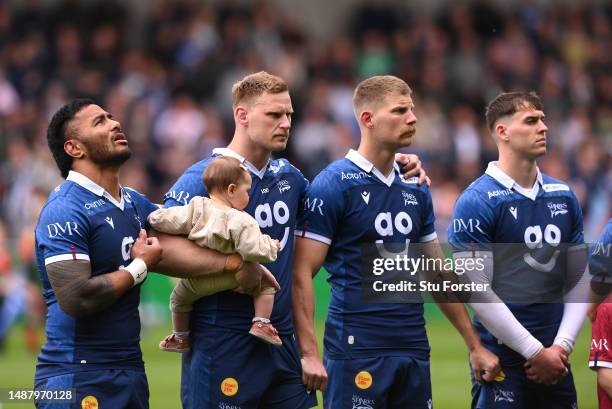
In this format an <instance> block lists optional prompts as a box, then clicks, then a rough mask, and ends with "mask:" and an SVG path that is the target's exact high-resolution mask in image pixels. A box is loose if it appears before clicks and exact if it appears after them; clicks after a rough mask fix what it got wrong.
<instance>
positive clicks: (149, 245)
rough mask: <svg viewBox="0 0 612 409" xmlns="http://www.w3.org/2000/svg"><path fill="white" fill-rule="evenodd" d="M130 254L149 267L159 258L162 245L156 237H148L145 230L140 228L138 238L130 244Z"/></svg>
mask: <svg viewBox="0 0 612 409" xmlns="http://www.w3.org/2000/svg"><path fill="white" fill-rule="evenodd" d="M131 255H132V258H140V259H142V261H144V262H145V264H146V265H147V268H148V269H150V268H152V267H153V266H155V265H156V264H157V263H158V262H159V261H160V260H161V256H162V247H161V245H160V244H159V240H158V239H157V237H148V236H147V232H146V230H144V229H140V234H139V235H138V239H137V240H136V243H134V245H133V246H132V252H131Z"/></svg>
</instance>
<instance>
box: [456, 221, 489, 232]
mask: <svg viewBox="0 0 612 409" xmlns="http://www.w3.org/2000/svg"><path fill="white" fill-rule="evenodd" d="M474 230H478V231H479V232H480V233H482V234H485V233H484V231H482V229H481V228H480V220H478V219H468V220H467V222H466V221H465V220H463V219H453V232H455V233H461V232H466V233H474Z"/></svg>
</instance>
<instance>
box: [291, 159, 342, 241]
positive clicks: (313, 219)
mask: <svg viewBox="0 0 612 409" xmlns="http://www.w3.org/2000/svg"><path fill="white" fill-rule="evenodd" d="M303 207H304V211H303V212H302V215H301V216H300V218H299V219H298V223H297V228H296V230H295V234H296V236H299V237H307V238H309V239H312V240H317V241H320V242H322V243H325V244H328V245H329V244H331V243H332V241H333V239H334V234H335V232H336V231H337V229H338V226H339V222H340V218H341V215H342V213H343V211H344V193H343V191H342V189H341V188H340V186H339V184H338V183H337V182H336V181H335V179H334V175H333V174H332V173H331V172H327V171H323V172H322V173H320V174H319V175H318V176H317V177H316V178H315V180H314V181H313V182H312V183H311V184H310V186H309V187H308V190H307V191H306V195H305V198H304V203H303Z"/></svg>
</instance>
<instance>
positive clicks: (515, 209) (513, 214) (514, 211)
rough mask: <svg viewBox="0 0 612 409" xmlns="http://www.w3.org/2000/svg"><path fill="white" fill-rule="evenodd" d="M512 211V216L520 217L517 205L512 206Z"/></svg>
mask: <svg viewBox="0 0 612 409" xmlns="http://www.w3.org/2000/svg"><path fill="white" fill-rule="evenodd" d="M510 213H511V214H512V217H514V220H516V219H517V218H518V209H517V208H516V206H510Z"/></svg>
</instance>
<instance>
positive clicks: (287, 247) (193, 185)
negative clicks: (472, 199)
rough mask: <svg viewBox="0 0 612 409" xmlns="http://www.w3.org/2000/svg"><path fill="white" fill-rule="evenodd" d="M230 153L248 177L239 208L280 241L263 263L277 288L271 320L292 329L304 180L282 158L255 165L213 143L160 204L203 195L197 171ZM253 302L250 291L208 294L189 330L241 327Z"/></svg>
mask: <svg viewBox="0 0 612 409" xmlns="http://www.w3.org/2000/svg"><path fill="white" fill-rule="evenodd" d="M219 155H224V156H231V157H234V158H236V159H238V160H239V161H240V162H241V163H242V164H244V165H245V166H246V167H247V168H248V169H249V171H250V172H251V176H252V179H253V183H252V186H251V190H250V192H249V197H250V201H249V205H248V206H247V207H246V209H244V210H245V211H246V212H247V213H249V214H250V215H251V216H253V217H254V218H255V220H257V222H258V224H259V227H260V229H261V231H262V232H263V233H264V234H267V235H269V236H270V237H272V238H273V239H277V240H279V241H280V242H281V246H282V247H281V251H280V252H279V253H278V258H277V259H276V261H275V262H274V263H269V264H266V267H267V268H268V269H269V270H270V271H271V272H272V273H273V274H274V276H275V277H276V279H277V280H278V282H279V284H280V286H281V289H280V291H278V292H277V293H276V294H275V298H274V309H273V310H272V317H271V320H272V323H273V324H274V326H275V327H276V329H277V330H278V331H279V333H280V334H281V335H289V334H291V333H293V324H292V321H291V320H292V318H291V263H292V256H293V244H294V239H295V238H294V230H295V223H296V218H297V215H298V212H299V211H300V205H301V203H302V199H303V197H304V193H305V191H306V188H307V187H308V181H307V180H306V179H305V178H304V176H303V175H302V173H301V172H300V171H299V170H298V169H297V168H295V167H294V166H293V165H291V164H290V163H289V161H288V160H287V159H276V160H271V161H270V162H269V163H268V164H267V165H266V166H265V167H264V168H263V169H261V170H258V169H256V168H255V166H253V165H252V164H251V163H250V162H248V161H247V160H245V158H243V157H242V156H240V155H238V154H237V153H236V152H234V151H232V150H231V149H228V148H220V149H214V150H213V155H212V156H211V157H209V158H208V159H205V160H202V161H200V162H197V163H195V164H194V165H192V166H191V167H190V168H188V169H187V170H186V171H185V172H184V173H183V175H181V177H180V178H179V179H178V180H177V182H176V183H175V184H174V186H172V188H170V190H169V191H168V193H166V195H165V196H164V205H165V206H166V207H171V206H180V205H185V204H187V203H189V201H190V200H191V199H192V198H193V197H194V196H208V193H207V192H206V187H205V186H204V183H203V182H202V174H203V173H204V170H205V169H206V167H207V166H208V164H209V163H210V162H211V161H212V160H213V159H214V158H215V157H217V156H219ZM253 314H254V308H253V299H252V297H250V296H247V295H243V294H237V293H234V292H232V291H224V292H222V293H218V294H213V295H210V296H207V297H203V298H201V299H199V300H198V301H196V303H195V304H194V309H193V312H192V318H191V330H192V331H194V332H195V333H196V334H198V333H202V332H203V331H206V330H207V329H212V328H215V327H220V328H226V329H233V330H237V331H241V332H245V331H248V329H249V328H250V327H251V320H252V319H253Z"/></svg>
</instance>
